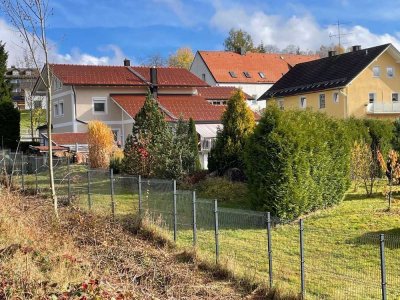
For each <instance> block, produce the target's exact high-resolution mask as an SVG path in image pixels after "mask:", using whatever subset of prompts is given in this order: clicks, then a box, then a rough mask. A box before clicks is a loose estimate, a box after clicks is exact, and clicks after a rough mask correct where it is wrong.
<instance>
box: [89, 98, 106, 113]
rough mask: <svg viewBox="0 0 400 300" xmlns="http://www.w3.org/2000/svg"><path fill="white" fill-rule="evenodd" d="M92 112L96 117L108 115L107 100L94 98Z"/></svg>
mask: <svg viewBox="0 0 400 300" xmlns="http://www.w3.org/2000/svg"><path fill="white" fill-rule="evenodd" d="M92 103H93V104H92V111H93V114H94V115H105V114H107V98H105V97H94V98H92Z"/></svg>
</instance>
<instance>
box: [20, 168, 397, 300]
mask: <svg viewBox="0 0 400 300" xmlns="http://www.w3.org/2000/svg"><path fill="white" fill-rule="evenodd" d="M66 168H67V167H66V166H61V165H60V166H58V167H57V168H55V172H56V178H57V179H58V182H59V183H61V182H62V183H64V184H59V188H58V192H59V195H66V194H68V191H67V189H66V187H65V186H66V184H65V183H66V182H67V181H66V180H67V179H66V178H65V176H64V175H63V174H65V170H66ZM71 170H72V173H71V177H70V180H71V191H72V194H73V195H74V197H75V198H74V201H75V204H76V205H79V206H80V207H82V208H84V209H87V208H88V204H89V199H88V196H87V172H86V170H85V168H84V167H82V166H73V167H71ZM25 177H26V178H25V180H26V184H27V185H28V184H29V186H30V187H34V186H35V177H34V175H29V176H25ZM38 181H39V186H40V188H41V191H42V192H43V193H45V192H46V189H45V188H44V186H47V174H45V173H41V174H39V176H38ZM91 182H92V184H91V208H92V211H94V212H97V213H111V203H112V202H111V196H110V181H109V177H108V174H107V173H105V172H103V173H102V172H98V173H96V174H95V173H93V174H92V175H91ZM114 188H115V196H114V202H115V211H116V214H117V215H119V214H135V213H136V212H137V211H138V210H137V208H138V194H137V181H136V180H135V179H134V178H123V179H116V181H115V184H114ZM142 191H143V196H142V199H143V207H144V209H146V210H147V212H148V213H147V216H148V217H149V218H151V219H152V220H153V222H154V223H156V224H158V225H160V226H161V227H163V228H164V230H165V231H166V232H167V233H168V235H169V236H170V237H171V238H172V237H173V234H172V228H173V226H172V224H173V202H172V199H173V195H172V192H171V191H172V185H171V181H159V182H158V181H157V182H152V183H151V184H150V183H143V185H142ZM360 192H361V190H360ZM191 197H192V194H191V193H190V192H184V191H182V192H179V193H178V195H177V208H178V209H177V210H178V211H177V223H178V224H177V225H178V234H177V238H178V239H177V244H178V246H179V247H182V248H186V247H191V245H192V243H193V231H192V198H191ZM229 206H231V205H229ZM196 210H197V228H198V231H197V249H198V253H199V255H200V256H201V257H202V258H203V259H204V260H208V261H215V234H214V203H213V201H211V200H205V199H198V202H197V206H196ZM219 210H220V212H219V227H220V230H219V245H220V246H219V253H220V256H219V261H220V263H221V264H223V265H225V266H227V267H228V268H230V269H231V270H233V271H234V272H235V273H236V274H237V275H239V276H243V277H246V278H249V279H250V280H252V281H255V282H262V283H265V284H267V283H268V256H267V242H266V241H267V239H266V236H267V231H266V228H265V223H264V216H263V215H262V214H260V213H256V212H254V213H249V212H246V211H238V210H233V209H229V208H223V207H221V208H219ZM380 233H384V234H385V237H386V242H385V244H386V248H385V255H386V271H387V291H388V299H400V202H396V201H395V203H394V204H393V207H392V210H391V211H390V212H389V211H387V202H386V201H385V200H384V198H383V197H382V196H380V195H379V194H377V195H376V197H375V198H365V197H364V196H363V195H361V194H359V193H349V194H348V195H347V196H346V199H345V200H344V201H343V202H342V203H341V204H340V205H338V206H336V207H334V208H329V209H326V210H321V211H319V212H316V213H313V214H311V215H309V216H307V217H305V218H304V261H305V262H304V263H305V286H306V295H307V299H378V298H380V293H381V286H380V263H379V234H380ZM272 250H273V253H272V257H273V268H272V271H273V284H274V287H277V288H279V289H280V290H281V291H282V292H283V293H285V294H298V293H299V292H300V256H299V253H300V251H299V226H298V222H293V223H289V224H282V225H277V226H275V227H274V228H273V231H272Z"/></svg>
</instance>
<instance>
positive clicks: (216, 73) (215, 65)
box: [190, 51, 318, 111]
mask: <svg viewBox="0 0 400 300" xmlns="http://www.w3.org/2000/svg"><path fill="white" fill-rule="evenodd" d="M317 58H318V57H317V56H309V55H293V54H271V53H252V52H247V53H245V52H241V53H236V52H231V51H197V52H196V55H195V58H194V60H193V63H192V65H191V67H190V71H191V72H192V73H193V74H195V75H196V76H197V77H199V78H200V79H202V80H203V81H205V82H207V83H208V84H209V85H211V86H219V87H236V88H241V89H242V90H243V92H245V93H247V94H248V95H250V97H251V99H248V101H247V103H248V105H249V106H250V108H251V109H253V110H255V111H259V110H261V109H263V108H265V101H264V100H261V101H257V99H259V97H260V96H261V95H263V94H264V93H265V92H266V91H267V90H268V89H269V88H271V87H272V85H273V84H274V83H275V82H276V81H278V80H279V78H281V77H282V76H283V75H284V74H285V73H287V72H288V71H289V69H290V68H292V67H293V66H295V65H296V64H297V63H301V62H305V61H310V60H315V59H317Z"/></svg>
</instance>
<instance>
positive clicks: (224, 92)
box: [197, 86, 253, 100]
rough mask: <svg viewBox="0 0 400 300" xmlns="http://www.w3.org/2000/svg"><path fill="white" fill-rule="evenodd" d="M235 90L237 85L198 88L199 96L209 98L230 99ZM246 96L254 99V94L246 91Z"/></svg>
mask: <svg viewBox="0 0 400 300" xmlns="http://www.w3.org/2000/svg"><path fill="white" fill-rule="evenodd" d="M235 90H236V88H235V87H230V86H209V87H199V88H197V92H198V94H199V96H202V97H204V98H206V99H207V100H228V99H229V98H230V97H231V96H232V93H233V92H234V91H235ZM244 96H245V97H246V99H253V97H252V96H250V95H248V94H246V93H244Z"/></svg>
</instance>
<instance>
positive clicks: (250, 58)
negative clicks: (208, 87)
mask: <svg viewBox="0 0 400 300" xmlns="http://www.w3.org/2000/svg"><path fill="white" fill-rule="evenodd" d="M198 53H199V55H200V56H201V57H202V59H203V60H204V62H205V64H206V65H207V67H208V69H209V70H210V72H211V73H212V75H213V76H214V78H215V80H216V81H217V82H232V83H233V82H236V83H237V82H241V83H275V82H276V81H278V80H279V79H280V78H281V77H282V76H283V75H284V74H285V73H287V72H288V71H289V69H290V67H289V65H291V66H292V67H293V66H294V65H296V64H298V63H302V62H308V61H311V60H316V59H319V57H318V56H316V55H295V54H273V53H251V52H248V53H246V54H245V55H240V54H238V53H235V52H230V51H199V52H198ZM230 71H233V72H234V73H235V74H236V76H237V78H233V77H232V76H231V75H230V74H229V72H230ZM243 72H249V74H250V76H251V77H250V78H247V77H246V76H245V75H244V73H243ZM259 72H263V73H264V74H265V78H261V76H260V75H259Z"/></svg>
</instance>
